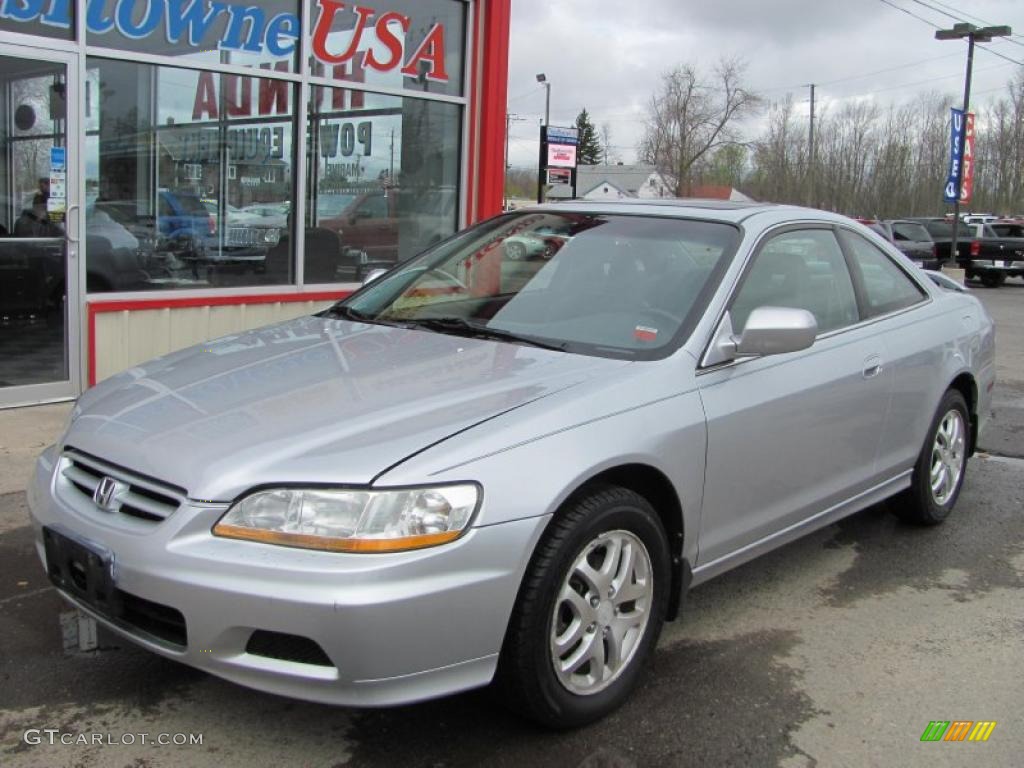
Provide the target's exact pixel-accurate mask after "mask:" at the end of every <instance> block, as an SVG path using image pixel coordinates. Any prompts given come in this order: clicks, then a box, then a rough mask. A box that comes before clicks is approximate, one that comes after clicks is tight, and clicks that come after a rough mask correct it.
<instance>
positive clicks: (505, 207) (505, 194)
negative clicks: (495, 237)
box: [501, 112, 512, 212]
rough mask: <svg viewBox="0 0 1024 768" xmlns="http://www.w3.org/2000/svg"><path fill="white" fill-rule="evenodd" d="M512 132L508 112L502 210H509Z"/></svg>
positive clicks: (510, 118)
mask: <svg viewBox="0 0 1024 768" xmlns="http://www.w3.org/2000/svg"><path fill="white" fill-rule="evenodd" d="M511 133H512V115H510V114H509V113H508V112H506V113H505V168H504V170H503V171H502V174H501V180H502V182H501V186H502V190H501V191H502V199H503V201H504V202H503V203H502V206H501V210H502V211H503V212H504V211H507V210H508V147H509V134H511Z"/></svg>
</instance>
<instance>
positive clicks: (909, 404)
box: [838, 227, 948, 476]
mask: <svg viewBox="0 0 1024 768" xmlns="http://www.w3.org/2000/svg"><path fill="white" fill-rule="evenodd" d="M838 235H839V241H840V244H841V245H842V247H843V249H844V250H845V251H846V254H847V257H848V260H849V263H850V265H851V267H852V274H853V280H854V284H855V285H856V286H857V287H858V290H859V291H860V293H861V296H862V301H861V305H862V309H861V311H862V314H863V315H864V316H865V318H866V319H869V320H871V321H872V322H871V325H870V330H871V331H872V332H873V333H875V334H877V335H880V336H884V337H885V341H886V350H887V352H886V366H887V367H888V369H889V371H890V373H891V375H892V378H893V396H892V401H891V405H890V408H889V414H888V416H887V417H886V420H885V429H884V431H883V433H882V442H881V445H880V449H879V457H878V462H879V472H880V473H881V474H882V475H884V476H891V475H892V474H894V473H897V472H899V471H903V470H906V469H909V468H910V467H912V466H913V464H914V462H915V461H916V460H917V455H918V452H919V451H920V450H921V445H922V443H923V442H924V436H925V433H926V432H927V430H928V427H929V426H930V425H931V420H932V417H933V416H934V415H935V414H934V412H933V409H934V406H935V405H937V403H938V399H937V398H938V396H939V395H941V393H942V391H944V388H945V386H946V385H947V384H948V382H936V381H935V380H934V379H935V371H937V370H941V369H942V364H941V363H942V357H943V356H944V355H945V354H947V350H946V347H945V345H944V344H934V343H932V342H930V341H929V340H930V339H934V338H935V333H934V323H935V321H936V318H935V317H934V312H929V311H927V310H926V307H927V305H928V304H929V301H928V292H927V291H926V290H925V289H924V288H923V287H922V286H921V285H920V282H919V281H918V279H917V278H916V277H912V276H911V275H910V274H909V273H908V272H907V271H906V270H905V269H904V268H903V267H901V266H900V265H899V264H897V263H896V261H895V260H894V259H893V258H892V257H891V256H889V255H888V254H887V253H885V252H884V251H883V250H882V249H880V248H878V247H877V246H875V245H874V244H873V243H871V242H869V241H868V239H867V238H865V237H861V236H860V235H859V234H857V233H856V232H854V231H852V230H849V229H846V228H845V227H843V228H840V230H839V232H838ZM929 392H932V393H934V398H935V403H931V404H929V403H927V402H922V396H923V395H924V394H925V393H929Z"/></svg>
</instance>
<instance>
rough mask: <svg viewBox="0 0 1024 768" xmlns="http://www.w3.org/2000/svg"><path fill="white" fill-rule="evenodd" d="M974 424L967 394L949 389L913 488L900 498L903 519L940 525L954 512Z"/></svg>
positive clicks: (897, 505) (898, 507) (898, 506)
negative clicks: (965, 396)
mask: <svg viewBox="0 0 1024 768" xmlns="http://www.w3.org/2000/svg"><path fill="white" fill-rule="evenodd" d="M970 423H971V422H970V416H969V414H968V412H967V403H966V401H965V400H964V396H963V395H962V394H960V393H959V392H958V391H956V390H955V389H951V390H949V391H947V392H946V394H945V395H943V397H942V402H941V403H940V404H939V409H938V411H937V412H936V414H935V420H934V421H933V422H932V427H931V429H930V430H929V431H928V437H927V438H926V440H925V444H924V447H923V448H922V449H921V455H920V456H919V457H918V460H917V465H916V466H915V467H914V473H913V475H912V477H911V485H910V488H909V489H907V490H906V491H904V492H903V493H902V494H901V495H900V496H898V497H897V499H896V503H895V505H894V507H893V509H894V511H895V512H896V514H897V515H898V516H899V517H900V518H902V519H903V520H905V521H907V522H909V523H917V524H919V525H938V524H939V523H941V522H942V521H943V520H945V519H946V518H947V517H948V516H949V513H950V512H952V511H953V507H954V506H955V505H956V500H957V499H958V498H959V496H960V489H961V488H962V487H963V484H964V475H965V474H966V471H967V456H968V454H969V452H970V441H971V432H970Z"/></svg>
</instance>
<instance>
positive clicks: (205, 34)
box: [86, 0, 300, 72]
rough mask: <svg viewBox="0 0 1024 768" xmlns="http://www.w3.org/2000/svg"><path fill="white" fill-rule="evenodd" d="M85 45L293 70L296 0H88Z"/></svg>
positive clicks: (296, 37) (297, 25) (296, 39)
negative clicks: (249, 1)
mask: <svg viewBox="0 0 1024 768" xmlns="http://www.w3.org/2000/svg"><path fill="white" fill-rule="evenodd" d="M86 14H87V15H86V27H87V30H88V33H87V37H86V40H87V42H88V43H89V45H99V46H104V47H106V48H116V49H118V50H122V51H141V52H144V53H151V54H160V55H165V56H178V57H180V58H183V59H187V60H189V61H193V62H200V63H202V64H234V65H237V66H243V67H264V68H274V69H276V70H278V71H284V72H293V71H295V68H296V62H297V61H298V49H299V44H298V43H299V35H300V20H299V5H298V2H296V0H260V2H259V3H258V4H256V3H246V2H241V0H223V1H221V2H213V0H194V2H180V1H179V2H172V1H171V0H148V2H131V1H130V0H90V2H89V3H88V5H87V11H86Z"/></svg>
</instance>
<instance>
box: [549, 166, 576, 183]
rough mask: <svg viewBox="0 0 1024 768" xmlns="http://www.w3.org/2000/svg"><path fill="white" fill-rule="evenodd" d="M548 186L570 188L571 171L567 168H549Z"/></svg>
mask: <svg viewBox="0 0 1024 768" xmlns="http://www.w3.org/2000/svg"><path fill="white" fill-rule="evenodd" d="M548 184H550V185H551V186H555V185H564V186H570V185H571V184H572V170H570V169H569V168H549V169H548Z"/></svg>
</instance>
